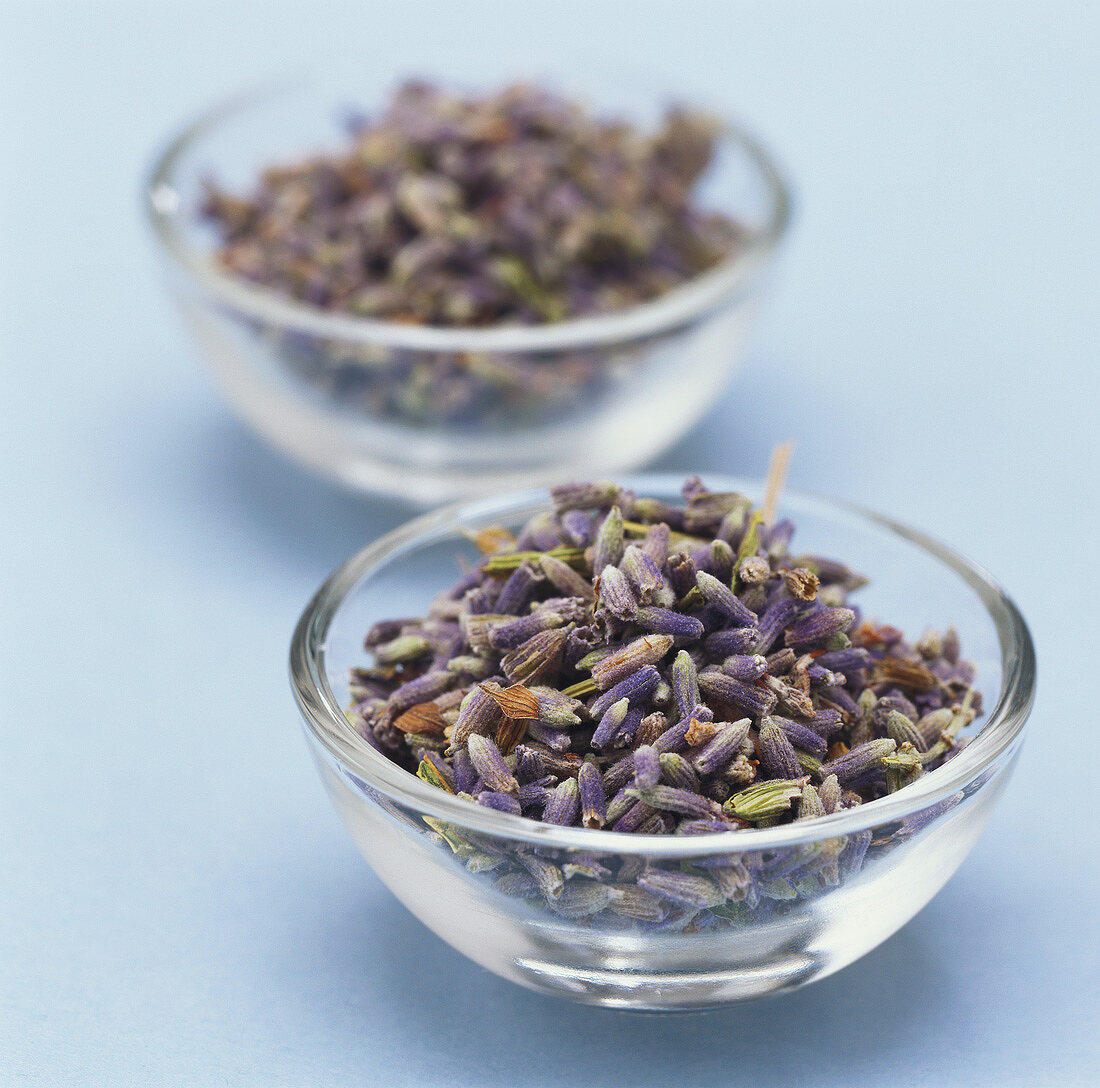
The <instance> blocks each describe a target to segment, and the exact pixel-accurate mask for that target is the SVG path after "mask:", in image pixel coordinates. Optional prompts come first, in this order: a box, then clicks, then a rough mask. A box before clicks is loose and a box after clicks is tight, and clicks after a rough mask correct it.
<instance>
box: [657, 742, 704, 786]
mask: <svg viewBox="0 0 1100 1088" xmlns="http://www.w3.org/2000/svg"><path fill="white" fill-rule="evenodd" d="M660 760H661V778H662V780H663V781H664V782H666V783H667V784H668V785H670V786H675V787H676V788H677V789H679V790H687V791H688V792H689V793H698V792H699V776H698V775H697V774H696V773H695V768H694V767H693V766H692V765H691V764H690V763H689V762H688V761H687V760H686V759H684V757H683V756H682V755H680V754H679V753H677V752H665V753H664V755H662V756H661V757H660Z"/></svg>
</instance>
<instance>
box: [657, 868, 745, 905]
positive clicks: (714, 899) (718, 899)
mask: <svg viewBox="0 0 1100 1088" xmlns="http://www.w3.org/2000/svg"><path fill="white" fill-rule="evenodd" d="M638 887H639V888H642V889H643V890H645V891H648V892H652V893H653V894H654V895H660V896H663V897H664V898H665V899H670V900H672V902H674V903H683V904H684V905H685V906H688V907H697V908H703V907H717V906H718V905H719V904H721V903H724V902H725V900H726V896H725V894H724V893H723V891H722V889H721V888H720V887H718V885H717V884H716V883H715V882H714V881H713V880H710V879H709V878H708V877H705V876H696V875H695V874H694V873H681V872H677V871H675V870H669V869H647V870H646V871H645V872H644V873H642V875H641V876H640V877H638Z"/></svg>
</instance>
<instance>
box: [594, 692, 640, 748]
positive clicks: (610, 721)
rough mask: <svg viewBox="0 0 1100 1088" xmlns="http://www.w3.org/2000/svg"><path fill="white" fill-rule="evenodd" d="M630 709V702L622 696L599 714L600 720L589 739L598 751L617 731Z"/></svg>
mask: <svg viewBox="0 0 1100 1088" xmlns="http://www.w3.org/2000/svg"><path fill="white" fill-rule="evenodd" d="M629 709H630V702H629V700H628V699H627V698H626V697H625V696H624V697H623V698H622V699H619V700H618V701H617V702H614V703H612V704H611V705H610V706H609V707H608V708H607V709H606V710H605V711H604V712H603V714H602V715H601V716H600V722H599V724H598V725H597V726H596V731H595V732H594V733H593V734H592V740H591V741H590V743H591V745H592V747H593V748H595V749H596V750H597V751H600V750H601V749H603V748H604V747H605V746H607V745H609V744H610V743H611V741H612V740H613V739H614V737H615V736H616V734H617V733H618V732H619V727H620V726H621V725H622V724H623V722H624V721H625V720H626V713H627V711H628V710H629Z"/></svg>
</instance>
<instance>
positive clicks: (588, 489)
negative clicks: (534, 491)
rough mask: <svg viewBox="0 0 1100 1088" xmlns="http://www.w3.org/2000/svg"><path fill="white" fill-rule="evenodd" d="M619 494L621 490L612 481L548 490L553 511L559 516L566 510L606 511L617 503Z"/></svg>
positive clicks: (568, 485) (562, 486) (561, 486)
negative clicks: (552, 503)
mask: <svg viewBox="0 0 1100 1088" xmlns="http://www.w3.org/2000/svg"><path fill="white" fill-rule="evenodd" d="M621 494H622V488H621V487H619V485H618V484H617V483H615V482H614V481H613V480H597V481H596V482H595V483H582V484H562V485H560V486H559V487H552V488H551V489H550V497H551V499H552V500H553V502H554V510H555V511H556V512H557V513H558V514H559V515H560V514H564V513H565V511H566V510H606V509H607V508H608V507H610V506H612V505H613V504H614V503H616V502H617V501H618V499H619V496H620V495H621Z"/></svg>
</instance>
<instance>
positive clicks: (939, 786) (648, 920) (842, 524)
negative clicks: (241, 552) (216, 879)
mask: <svg viewBox="0 0 1100 1088" xmlns="http://www.w3.org/2000/svg"><path fill="white" fill-rule="evenodd" d="M680 482H681V481H680V479H679V478H673V477H670V476H649V477H640V478H637V479H634V480H628V481H626V483H627V485H628V486H630V487H632V488H634V489H635V490H636V492H637V493H638V494H641V495H652V496H655V497H657V498H660V499H665V500H667V501H678V500H679V487H680ZM707 482H708V484H709V485H710V486H711V487H713V488H715V489H718V490H722V491H727V490H734V491H741V492H743V493H745V494H748V495H750V496H754V495H755V496H756V497H759V489H758V488H757V487H755V486H754V485H752V484H750V483H748V482H747V481H742V480H738V479H713V478H709V477H708V479H707ZM546 507H547V501H546V498H545V496H544V495H543V494H541V493H539V492H534V491H532V492H525V493H523V494H516V495H509V496H506V497H504V498H500V499H493V500H485V501H481V502H473V503H470V504H467V505H462V506H451V507H448V508H446V509H443V510H440V511H439V512H437V513H432V514H428V515H425V516H423V517H420V518H417V519H415V520H413V521H411V522H409V523H408V524H406V525H405V526H403V527H402V528H399V529H397V530H395V531H394V532H392V533H389V534H387V535H386V536H384V537H382V538H381V539H380V540H378V541H376V542H375V543H373V544H371V545H370V546H369V547H367V548H365V549H364V550H363V551H361V552H360V553H359V554H358V555H356V556H355V557H354V558H352V559H351V560H349V561H348V562H347V563H346V564H345V565H344V566H343V567H341V568H340V569H339V570H338V571H337V572H336V573H335V574H334V575H333V576H332V577H331V578H330V579H329V580H328V581H327V582H326V583H325V584H324V585H323V586H322V587H321V589H320V591H319V592H318V593H317V595H316V596H315V597H314V599H313V601H312V602H311V603H310V605H309V606H308V608H307V609H306V611H305V613H304V615H303V616H302V618H301V621H300V622H299V624H298V627H297V630H296V631H295V634H294V639H293V645H292V648H291V658H290V664H291V677H292V682H293V687H294V692H295V696H296V698H297V701H298V705H299V707H300V709H301V712H302V715H303V717H304V719H305V725H306V736H307V738H308V741H309V745H310V748H311V750H312V753H313V755H314V758H315V761H316V765H317V768H318V770H319V771H320V774H321V777H322V779H323V780H324V783H325V786H326V787H327V789H328V792H329V794H330V796H331V798H332V800H333V802H334V803H335V805H336V808H337V810H338V811H339V813H340V815H341V816H342V817H343V820H344V822H345V824H346V825H347V827H348V830H349V831H350V832H351V835H352V837H353V838H354V840H355V842H356V844H357V845H358V847H359V849H360V850H361V851H362V853H363V855H364V857H366V859H367V860H368V861H369V862H370V864H371V866H372V867H373V868H374V870H375V872H376V873H377V874H378V875H379V876H380V877H381V878H382V880H383V881H385V883H386V884H387V885H388V886H389V887H390V889H391V890H392V891H393V893H394V894H395V895H396V896H397V897H398V898H399V899H400V900H401V901H402V902H403V903H404V904H405V905H406V906H407V907H408V908H409V910H411V911H412V912H413V913H414V914H415V915H416V916H417V917H418V918H420V920H421V921H423V922H424V923H425V924H426V925H427V926H428V927H429V928H431V929H432V930H434V931H435V932H436V933H437V934H438V935H439V936H441V937H442V938H443V939H444V940H445V941H447V942H448V943H449V944H451V945H453V946H454V947H455V948H456V949H458V950H459V951H460V952H462V953H463V954H465V955H466V956H468V957H469V958H470V959H472V960H475V961H476V962H477V963H479V964H481V965H482V966H484V967H487V968H488V969H489V970H491V971H494V972H495V973H497V974H498V975H501V976H503V977H504V978H507V979H511V980H512V981H514V982H518V983H520V984H522V985H524V986H528V987H530V988H531V989H534V990H538V991H541V992H543V993H548V994H557V995H561V996H565V997H569V998H572V999H574V1000H577V1001H583V1002H588V1003H591V1004H599V1005H610V1006H621V1007H626V1008H632V1009H687V1008H698V1007H706V1006H713V1005H718V1004H723V1003H727V1002H731V1001H735V1000H738V999H742V998H751V997H758V996H761V995H764V994H771V993H776V992H779V991H783V990H789V989H792V988H794V987H797V986H802V985H804V984H806V983H808V982H812V981H814V980H816V979H819V978H824V977H825V976H826V975H829V974H831V973H832V972H834V971H836V970H838V969H839V968H841V967H844V966H845V965H847V964H849V963H851V962H852V961H853V960H855V959H857V958H858V957H859V956H862V955H863V954H864V953H866V952H868V951H870V950H871V949H872V948H874V947H875V946H876V945H877V944H879V942H881V941H883V940H885V939H886V938H887V937H889V936H890V935H891V934H892V933H894V932H895V931H896V930H897V929H899V928H900V927H901V926H902V925H904V924H905V923H906V922H907V921H908V920H909V919H910V918H912V917H913V915H914V914H916V912H917V911H918V910H920V909H921V907H923V906H924V904H925V903H927V902H928V901H929V899H931V898H932V896H933V895H935V894H936V892H937V891H938V890H939V889H940V888H941V887H942V886H943V885H944V883H945V882H946V881H947V879H948V878H949V877H950V876H951V874H952V873H954V871H955V870H956V868H958V866H959V864H960V863H961V862H962V860H963V858H964V857H966V855H967V853H968V851H969V850H970V848H971V847H972V846H973V845H974V842H975V840H976V839H977V837H978V835H979V834H980V833H981V831H982V829H983V827H984V826H985V823H986V821H987V820H988V819H989V815H990V813H991V812H992V810H993V807H994V805H995V804H996V803H997V800H998V798H999V797H1000V795H1001V793H1002V791H1003V790H1004V787H1005V785H1006V783H1007V782H1008V778H1009V775H1010V773H1011V771H1012V768H1013V765H1014V763H1015V761H1016V757H1017V754H1018V752H1019V748H1020V743H1021V740H1022V735H1023V728H1024V723H1025V721H1026V719H1027V716H1028V713H1029V711H1030V708H1031V703H1032V698H1033V693H1034V687H1035V654H1034V649H1033V646H1032V643H1031V638H1030V635H1029V633H1028V630H1027V627H1026V625H1025V623H1024V621H1023V618H1022V617H1021V615H1020V613H1019V612H1018V611H1017V609H1016V607H1015V605H1014V604H1013V603H1012V601H1011V600H1009V598H1008V597H1006V596H1005V594H1004V593H1003V591H1002V590H1001V589H1000V588H999V587H998V586H997V585H996V584H995V583H994V582H993V581H992V580H991V579H990V578H989V576H988V575H987V574H986V573H985V572H984V571H982V570H980V569H979V568H977V567H975V566H974V565H973V564H971V563H970V562H968V561H967V560H965V559H963V558H962V557H961V556H959V555H957V554H956V553H955V552H953V551H951V550H950V549H949V548H947V547H945V546H944V545H942V544H940V543H937V542H936V541H934V540H932V539H930V538H929V537H927V536H925V535H924V534H923V533H919V532H917V531H915V530H913V529H909V528H906V527H905V526H902V525H899V524H897V523H896V522H893V521H891V520H889V519H887V518H884V517H880V516H879V515H876V514H872V513H869V512H867V511H864V510H860V509H857V508H855V507H853V506H849V505H847V504H844V503H841V502H837V501H835V500H832V499H826V498H821V497H818V496H814V495H809V494H800V493H791V494H788V495H787V496H786V498H785V499H784V500H783V502H782V503H781V514H782V516H786V517H790V518H792V519H793V520H794V521H795V524H796V525H797V527H798V531H797V540H798V541H799V542H800V547H802V548H809V549H811V550H812V551H813V552H815V553H817V554H823V555H829V556H833V557H836V558H839V559H842V560H843V561H844V562H846V563H848V564H849V565H850V566H852V567H853V568H854V569H856V570H857V571H860V572H861V573H863V574H865V575H867V576H869V577H870V579H871V581H870V584H869V585H868V586H867V587H865V588H864V589H862V590H861V591H860V592H859V594H858V599H859V601H860V603H861V606H862V608H863V611H864V615H866V616H868V617H869V618H875V617H877V618H879V619H882V620H885V621H889V622H890V623H892V624H894V625H896V626H899V627H901V628H902V629H903V630H905V631H906V632H909V633H911V634H913V635H914V637H915V635H916V634H919V633H920V632H922V631H923V630H924V629H925V628H927V627H929V626H935V627H939V628H943V627H945V626H947V625H949V624H954V625H955V627H956V628H957V629H958V632H959V637H960V640H961V644H962V647H963V652H964V655H965V656H967V657H968V658H970V659H971V660H973V661H974V662H975V663H976V665H977V668H978V678H977V687H978V688H979V689H980V691H981V693H982V697H983V702H984V705H985V707H986V708H987V710H988V713H987V715H986V716H985V717H984V718H981V719H979V721H978V723H977V724H976V725H975V726H974V727H973V728H972V731H976V730H977V728H978V726H979V725H980V726H981V728H980V732H979V733H977V735H976V736H975V737H974V738H973V739H972V740H971V742H970V743H968V744H967V745H965V746H960V747H959V748H958V749H956V754H955V756H954V758H952V759H950V760H949V761H948V762H946V763H945V764H944V765H943V766H941V767H940V768H938V769H937V770H935V771H932V772H931V773H929V774H927V775H925V776H924V777H923V778H921V779H919V780H918V781H917V782H916V783H914V784H912V785H910V786H907V787H906V788H904V789H902V790H900V791H898V792H897V793H894V794H891V795H889V796H888V797H884V798H882V799H880V800H876V801H871V802H868V803H866V804H864V805H862V806H860V807H857V808H854V809H849V810H845V811H842V812H838V813H834V814H833V815H830V816H825V817H822V818H820V819H816V820H813V821H809V822H806V823H795V824H788V825H785V826H777V827H773V828H764V829H750V830H736V831H731V832H726V833H720V834H714V835H695V836H669V835H631V834H624V833H621V832H611V831H602V830H599V831H597V830H588V829H585V828H579V827H573V828H561V827H556V826H553V825H548V824H542V823H538V822H535V821H533V820H528V819H526V818H524V817H520V816H513V815H510V814H508V813H502V812H496V811H493V810H490V809H488V808H483V807H481V806H478V805H475V804H473V803H471V802H468V801H465V800H463V799H461V798H457V797H454V796H452V795H449V794H446V793H444V792H443V791H441V790H438V789H436V788H434V787H432V786H430V785H428V784H427V783H425V782H422V781H421V780H420V779H419V778H417V777H416V776H415V775H413V774H411V773H409V772H408V771H406V770H404V769H402V768H401V767H398V766H397V765H396V764H393V763H391V762H390V761H389V760H388V759H387V758H386V757H385V756H383V755H382V754H381V753H379V752H378V751H376V750H375V749H374V748H372V747H371V746H370V745H368V744H367V743H366V742H365V741H364V740H363V739H362V738H361V737H360V736H359V735H358V734H357V733H356V731H355V730H354V729H353V728H352V727H351V726H350V725H349V723H348V721H347V719H346V718H345V716H344V710H345V708H346V707H348V706H349V704H350V702H351V701H352V700H351V699H350V697H349V694H348V681H347V673H348V668H349V667H350V666H352V665H362V664H365V663H366V659H365V653H364V651H363V648H362V640H363V636H364V634H365V632H366V631H367V629H368V627H370V625H371V624H372V623H374V622H375V621H377V620H380V619H383V618H388V617H392V616H403V615H421V614H423V613H424V611H425V610H426V607H427V605H428V603H429V601H430V599H431V597H432V595H433V594H434V593H436V592H437V591H439V590H442V589H444V588H446V587H448V586H449V585H451V584H452V583H453V582H454V580H455V577H456V573H457V571H458V567H457V565H456V559H458V558H460V557H461V558H463V559H466V560H469V561H473V560H475V559H476V556H477V552H476V550H475V548H474V547H473V545H472V544H471V543H470V540H469V536H470V534H471V533H474V532H476V531H477V530H479V529H482V528H485V527H487V526H493V525H503V526H505V527H508V528H513V529H515V528H518V527H519V526H520V525H522V524H523V523H524V522H526V521H527V519H528V518H529V517H530V516H531V515H532V514H534V513H536V512H538V511H540V510H543V509H546ZM645 868H648V869H650V870H653V869H660V870H671V871H674V872H680V871H683V870H685V869H687V870H688V871H689V872H691V873H693V874H696V875H705V876H706V877H708V880H709V883H708V885H707V886H708V887H711V888H713V887H718V888H719V889H720V890H721V893H722V894H721V896H720V897H719V898H718V899H717V900H716V901H714V902H713V903H711V906H710V908H709V909H705V910H702V911H699V912H698V913H696V908H694V907H683V908H680V907H678V906H677V904H675V903H666V904H664V909H656V908H655V907H654V902H653V900H652V899H650V898H649V897H647V896H644V895H641V894H639V892H638V888H637V886H636V885H635V884H634V883H633V882H634V880H635V879H636V877H637V876H638V874H639V873H640V872H641V871H642V870H643V869H645ZM364 925H370V920H369V919H366V918H365V919H364ZM945 939H946V940H950V935H949V934H948V935H947V936H946V937H945ZM413 969H415V965H414V967H413ZM424 984H425V985H428V984H429V982H428V980H425V983H424Z"/></svg>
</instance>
